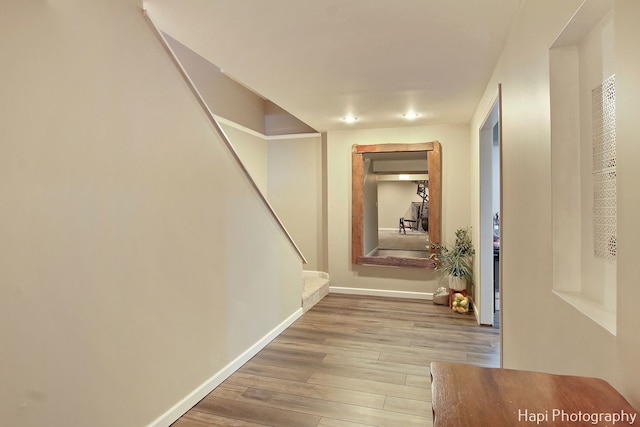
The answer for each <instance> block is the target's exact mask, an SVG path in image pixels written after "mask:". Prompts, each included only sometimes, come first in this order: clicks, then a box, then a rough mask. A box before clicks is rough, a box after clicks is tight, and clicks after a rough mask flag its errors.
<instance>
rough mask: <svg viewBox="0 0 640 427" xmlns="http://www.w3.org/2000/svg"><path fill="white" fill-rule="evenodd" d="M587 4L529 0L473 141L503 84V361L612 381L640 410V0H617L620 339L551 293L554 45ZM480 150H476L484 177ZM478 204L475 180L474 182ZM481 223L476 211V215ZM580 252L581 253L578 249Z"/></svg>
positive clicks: (484, 101) (473, 161) (474, 141)
mask: <svg viewBox="0 0 640 427" xmlns="http://www.w3.org/2000/svg"><path fill="white" fill-rule="evenodd" d="M580 3H581V1H579V0H574V1H565V2H556V1H553V0H544V1H542V0H535V1H531V0H527V1H525V3H524V6H523V8H522V10H521V13H520V16H519V17H518V20H517V22H516V23H515V25H514V27H513V31H512V34H511V35H510V38H509V40H508V42H507V44H506V46H505V49H504V52H503V54H502V56H501V58H500V61H499V62H498V64H497V66H496V69H495V71H494V74H493V76H492V78H491V80H490V82H489V83H488V85H487V90H486V92H485V95H484V97H483V99H482V101H481V103H480V105H479V107H478V110H477V112H476V114H475V116H474V119H473V121H472V123H471V138H472V147H477V144H478V129H479V127H480V125H481V124H482V120H483V119H484V117H485V116H486V114H487V112H488V110H489V108H490V106H491V101H492V97H493V96H494V94H495V92H496V88H497V85H498V83H501V84H502V91H503V97H502V100H503V104H502V106H503V107H502V108H503V115H502V126H503V141H502V142H503V145H502V150H503V151H502V153H503V187H502V188H503V194H502V195H503V199H502V200H503V210H502V227H503V228H502V230H503V234H502V238H503V240H502V248H503V253H502V258H501V261H502V269H503V270H502V280H501V291H502V299H503V303H504V307H503V312H502V322H501V328H502V334H503V346H502V352H503V365H504V366H505V367H508V368H519V369H532V370H541V371H547V372H556V373H563V374H578V375H588V376H597V377H601V378H604V379H606V380H608V381H609V382H611V383H612V384H613V385H614V386H615V387H616V388H618V390H620V391H621V392H622V393H623V394H624V395H625V396H626V397H627V398H628V399H629V401H630V402H631V403H632V404H633V405H634V406H635V407H640V387H639V386H638V384H640V370H639V369H638V366H637V361H638V360H640V342H639V341H638V340H637V329H638V318H637V312H636V308H635V303H631V304H630V303H629V301H638V300H640V287H638V286H637V268H636V267H635V266H636V265H637V253H638V252H637V242H638V240H639V239H640V226H639V225H638V221H637V215H636V213H637V212H638V209H640V199H638V197H637V182H640V169H639V168H637V164H638V161H639V160H640V152H639V151H638V144H637V135H638V134H640V124H639V122H638V120H637V115H638V112H639V111H640V104H639V102H640V101H639V100H640V75H639V70H640V59H639V58H638V55H637V52H638V51H639V49H640V46H639V43H640V29H639V27H638V26H637V22H638V19H639V18H640V4H639V3H638V2H635V1H615V2H614V4H615V6H614V22H615V30H614V31H615V35H614V37H615V40H616V69H617V70H616V71H617V80H618V82H617V83H618V93H619V97H618V98H617V117H618V123H617V126H618V128H617V136H618V139H617V149H618V159H619V165H618V235H619V246H618V248H619V258H618V264H617V268H618V271H617V281H618V284H617V286H618V296H619V299H618V303H617V310H618V315H617V318H618V331H617V335H616V336H613V335H611V334H610V333H609V332H607V331H605V330H604V329H603V328H602V327H601V326H599V325H597V324H596V323H594V322H593V321H591V320H590V319H589V318H587V317H586V316H584V315H583V314H582V313H580V312H578V311H576V310H575V309H573V308H572V307H571V306H569V305H568V304H567V303H566V302H565V301H563V300H561V299H560V298H559V297H557V296H556V295H555V294H553V292H552V281H553V275H552V252H551V250H550V249H551V245H552V234H551V230H552V224H551V179H550V177H551V174H550V158H551V156H550V144H551V142H550V120H549V47H550V46H551V44H552V43H553V41H554V39H555V38H556V36H557V35H558V34H559V33H560V31H561V30H562V28H563V27H564V26H565V24H566V23H567V22H568V20H569V19H570V18H571V16H572V14H573V13H574V12H575V11H576V9H577V8H578V7H579V5H580ZM477 159H478V153H477V149H476V148H473V150H472V154H471V167H472V179H473V181H474V182H477V181H478V162H477ZM472 190H473V192H472V197H471V200H472V209H473V211H474V212H476V211H477V207H478V192H477V185H476V184H474V185H472ZM473 222H474V227H476V226H477V225H478V218H477V217H475V218H473ZM576 250H578V249H577V248H576Z"/></svg>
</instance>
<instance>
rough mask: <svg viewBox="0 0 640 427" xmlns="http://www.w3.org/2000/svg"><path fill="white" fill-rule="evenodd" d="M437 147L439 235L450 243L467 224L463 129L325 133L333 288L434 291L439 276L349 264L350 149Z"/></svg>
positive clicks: (424, 271)
mask: <svg viewBox="0 0 640 427" xmlns="http://www.w3.org/2000/svg"><path fill="white" fill-rule="evenodd" d="M435 140H438V141H440V143H441V144H442V236H443V239H444V240H445V241H447V242H449V241H452V240H453V239H454V237H455V236H454V232H455V230H456V229H457V228H459V227H466V226H468V225H469V224H470V211H469V194H470V189H469V184H470V175H469V161H470V160H469V128H468V126H464V125H460V126H417V127H408V128H387V129H369V130H353V131H336V132H328V134H327V172H326V174H327V192H328V193H327V194H328V197H327V198H328V200H327V211H328V212H329V218H328V242H329V243H328V250H329V276H330V277H331V283H332V285H334V286H340V287H353V288H370V289H378V290H394V291H407V292H427V293H428V292H434V291H435V289H436V288H437V286H438V282H439V276H438V275H437V274H436V273H435V272H434V271H433V270H429V269H418V268H409V267H407V268H394V267H376V266H361V265H354V264H351V147H352V145H354V144H383V143H390V142H394V143H419V142H429V141H435Z"/></svg>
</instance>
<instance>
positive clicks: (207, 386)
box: [147, 308, 302, 427]
mask: <svg viewBox="0 0 640 427" xmlns="http://www.w3.org/2000/svg"><path fill="white" fill-rule="evenodd" d="M300 316H302V308H299V309H297V310H296V311H295V312H294V313H293V314H292V315H291V316H289V317H288V318H286V319H285V320H284V321H283V322H282V323H280V324H279V325H278V326H276V327H275V328H273V329H272V330H271V331H270V332H269V333H268V334H266V335H265V336H264V337H262V338H261V339H260V340H259V341H258V342H256V343H255V344H254V345H252V346H251V347H249V348H248V349H247V350H246V351H245V352H244V353H242V354H241V355H240V356H238V357H237V358H236V359H235V360H233V361H231V362H230V363H229V364H228V365H227V366H225V367H224V368H222V369H221V370H220V371H219V372H217V373H216V374H215V375H213V376H212V377H211V378H209V379H208V380H207V381H205V382H204V383H202V384H201V385H200V386H198V387H197V388H196V389H195V390H193V391H192V392H191V393H189V394H188V395H187V396H185V397H184V398H183V399H182V400H181V401H179V402H178V403H176V404H175V405H173V406H172V407H171V408H170V409H169V410H168V411H167V412H165V413H164V414H162V415H160V416H159V417H158V418H156V419H155V420H154V421H153V422H151V423H149V424H148V426H147V427H166V426H169V425H171V423H173V422H175V421H176V420H177V419H178V418H180V417H181V416H182V415H184V414H185V413H186V412H187V411H188V410H189V409H191V408H192V407H193V406H194V405H195V404H196V403H198V402H199V401H201V400H202V399H203V398H204V397H205V396H206V395H208V394H209V393H211V392H212V391H213V389H214V388H216V387H217V386H219V385H220V384H221V383H222V382H223V381H224V380H226V379H227V378H229V376H231V374H233V373H234V372H235V371H236V370H238V369H239V368H240V367H241V366H242V365H244V364H245V363H246V362H248V361H249V359H251V358H252V357H253V356H255V355H256V354H257V353H258V352H259V351H260V350H262V349H263V348H264V347H265V346H266V345H267V344H269V343H270V342H271V341H272V340H273V339H274V338H275V337H277V336H278V335H279V334H280V333H281V332H282V331H284V330H285V329H287V328H288V327H289V326H290V325H291V324H292V323H293V322H295V321H296V320H297V319H298V318H300Z"/></svg>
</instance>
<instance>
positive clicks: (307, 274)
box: [302, 270, 329, 280]
mask: <svg viewBox="0 0 640 427" xmlns="http://www.w3.org/2000/svg"><path fill="white" fill-rule="evenodd" d="M302 277H319V278H321V279H327V280H328V279H329V273H325V272H324V271H313V270H302Z"/></svg>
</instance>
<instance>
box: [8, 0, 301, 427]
mask: <svg viewBox="0 0 640 427" xmlns="http://www.w3.org/2000/svg"><path fill="white" fill-rule="evenodd" d="M0 28H2V32H3V34H5V35H10V36H5V37H0V51H1V52H2V54H3V66H2V67H1V68H0V93H2V101H0V117H2V125H0V200H1V202H0V203H1V205H2V209H0V235H1V236H2V238H1V239H0V271H2V274H0V341H1V342H2V347H3V350H2V362H1V363H0V377H1V378H2V381H1V382H0V413H1V414H2V424H3V425H10V426H18V427H21V426H44V425H69V426H83V427H84V426H89V425H90V426H109V427H111V426H135V427H139V426H142V425H146V424H147V423H149V422H151V421H152V420H154V419H155V418H156V417H158V416H159V415H161V414H162V413H163V412H164V411H166V410H167V409H169V408H170V407H171V406H172V405H174V404H175V403H177V402H178V401H179V400H180V399H182V398H183V397H185V396H186V395H187V394H188V393H189V392H191V391H192V390H194V389H195V388H196V387H198V386H199V385H201V384H202V383H203V382H205V381H207V380H208V379H209V378H211V377H212V376H213V375H215V374H216V373H217V372H219V371H220V370H221V369H222V368H223V367H224V366H225V365H227V364H228V363H229V362H230V361H232V360H233V359H235V358H236V357H237V356H239V355H240V354H241V353H242V352H244V351H245V350H247V349H248V348H249V346H251V345H253V344H254V343H256V341H258V340H259V339H260V338H262V337H263V336H264V335H265V334H267V333H268V332H269V331H270V330H271V329H272V328H274V327H275V326H276V325H278V324H280V323H281V322H282V321H283V320H285V319H286V318H287V317H288V316H290V315H291V314H292V313H294V312H296V311H297V310H298V309H299V307H300V292H301V274H302V271H301V263H300V259H299V258H298V257H297V255H296V254H295V252H294V250H293V248H292V246H291V244H290V243H289V242H288V241H287V239H286V238H285V237H284V235H283V234H282V233H281V231H280V229H279V228H278V225H277V224H276V222H275V221H274V219H273V218H272V217H271V216H270V214H269V212H268V210H267V209H266V208H265V206H264V205H263V204H262V203H261V202H260V199H259V197H257V195H256V192H255V190H254V188H253V187H252V186H251V185H250V183H249V181H248V180H247V179H245V178H244V177H243V175H242V172H241V169H240V167H239V166H238V165H237V164H236V163H235V162H234V160H233V158H232V156H231V155H230V154H229V152H228V150H227V149H226V148H225V146H224V145H223V144H222V143H221V141H220V138H219V137H218V136H217V135H216V133H215V132H214V129H213V127H212V125H211V123H210V122H209V121H208V119H207V118H206V116H205V114H204V113H203V112H202V110H201V107H200V105H199V104H198V102H197V101H196V100H195V98H194V97H193V95H192V93H191V91H190V89H189V88H188V87H187V85H186V84H185V83H184V81H183V78H182V76H181V75H180V73H179V72H178V70H177V69H176V67H175V65H174V64H173V62H172V60H171V59H170V58H169V56H167V54H166V52H165V50H164V48H163V47H162V45H161V44H160V42H159V40H158V38H157V36H156V35H155V34H154V32H153V31H152V29H151V27H150V26H149V25H148V23H147V22H146V20H145V18H144V16H143V14H142V11H141V10H140V7H139V1H132V0H95V1H92V2H84V1H70V2H63V3H58V2H46V3H45V2H39V3H33V2H23V1H20V0H8V1H4V2H2V3H1V4H0ZM235 222H239V223H244V224H252V225H253V226H252V227H238V228H236V227H229V224H231V223H235ZM248 266H250V268H247V267H248Z"/></svg>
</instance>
